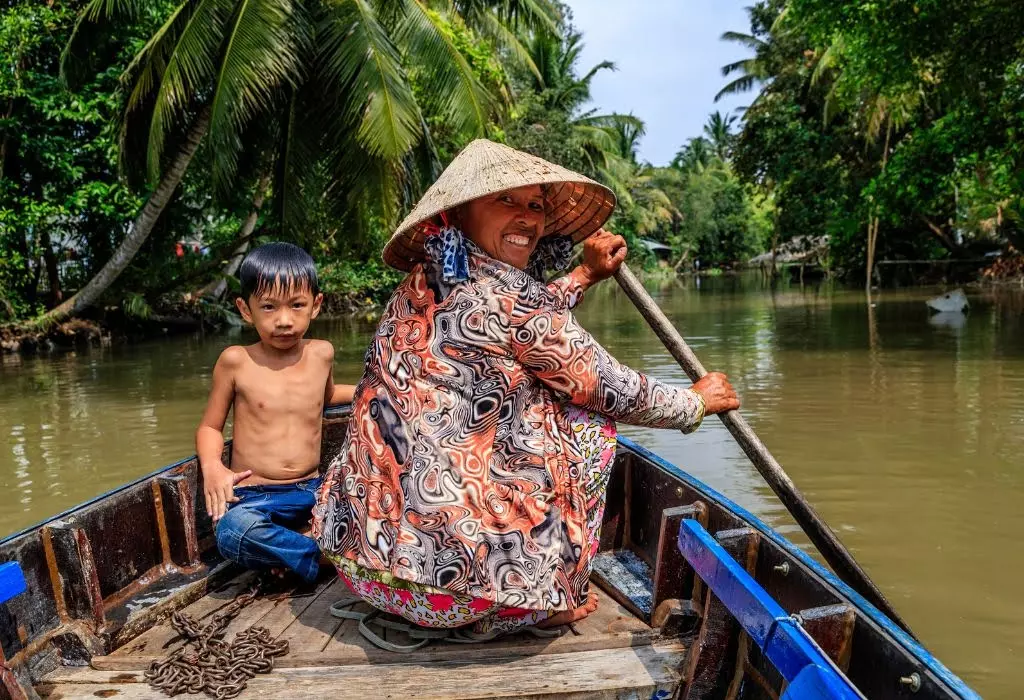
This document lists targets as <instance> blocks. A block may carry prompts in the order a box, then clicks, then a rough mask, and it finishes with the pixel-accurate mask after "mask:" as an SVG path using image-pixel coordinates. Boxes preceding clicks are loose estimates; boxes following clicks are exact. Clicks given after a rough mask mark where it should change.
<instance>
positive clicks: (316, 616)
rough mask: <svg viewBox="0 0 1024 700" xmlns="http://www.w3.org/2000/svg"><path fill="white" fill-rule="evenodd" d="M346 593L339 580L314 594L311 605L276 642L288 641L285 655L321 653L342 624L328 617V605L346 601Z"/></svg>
mask: <svg viewBox="0 0 1024 700" xmlns="http://www.w3.org/2000/svg"><path fill="white" fill-rule="evenodd" d="M347 594H348V589H347V588H345V585H344V584H343V583H341V582H340V580H339V579H336V578H335V579H331V582H330V583H329V584H328V585H327V586H326V587H325V588H324V589H323V590H321V591H320V592H319V594H317V596H316V598H315V599H314V600H313V602H312V603H311V604H310V605H309V606H308V607H307V608H306V609H305V610H303V611H302V613H301V614H300V615H299V616H298V617H297V618H296V619H295V621H294V622H292V623H291V624H290V625H288V627H287V628H285V631H284V632H283V633H282V634H281V635H279V637H278V639H286V640H288V651H289V654H300V653H302V652H312V651H316V652H319V651H322V650H323V648H324V647H325V646H327V643H328V642H330V641H331V637H333V636H334V633H335V632H337V631H338V628H339V627H340V626H341V623H342V620H341V619H340V618H337V617H334V616H333V615H331V605H333V604H334V603H336V602H337V601H338V600H339V599H341V598H343V597H347Z"/></svg>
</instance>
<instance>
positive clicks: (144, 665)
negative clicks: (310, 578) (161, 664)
mask: <svg viewBox="0 0 1024 700" xmlns="http://www.w3.org/2000/svg"><path fill="white" fill-rule="evenodd" d="M329 584H330V581H327V580H325V581H323V582H322V583H321V584H320V586H319V588H318V590H317V591H315V592H314V593H312V594H307V595H301V596H287V597H284V598H273V597H272V598H267V599H262V600H263V601H264V602H263V605H262V616H260V617H259V619H258V620H256V619H255V618H254V616H255V615H256V614H258V613H257V612H254V613H252V614H250V615H246V616H244V617H243V614H244V613H245V610H247V609H249V608H251V607H252V606H253V605H256V603H257V602H260V601H254V602H253V603H252V604H251V605H249V606H247V607H246V608H244V609H243V611H242V613H239V616H238V617H236V618H235V620H234V621H233V623H232V624H229V625H228V627H227V629H226V634H225V638H226V639H227V640H228V641H230V639H231V637H232V636H233V635H234V634H235V633H237V632H238V630H239V629H244V628H245V627H247V626H248V625H249V624H254V623H255V624H259V625H260V626H261V627H266V628H267V630H268V631H269V632H270V634H271V636H273V637H277V636H278V635H280V634H281V633H283V632H284V631H285V630H286V629H287V628H288V626H289V625H291V624H292V623H293V622H294V621H295V618H297V617H298V616H299V615H301V614H302V612H303V611H304V610H305V609H306V608H308V607H309V606H310V604H312V602H313V600H314V599H315V597H316V593H318V592H320V591H321V590H323V589H324V588H326V587H327V586H328V585H329ZM268 608H269V609H268ZM214 612H215V611H214ZM243 624H244V626H242V625H243ZM140 641H142V640H141V638H140ZM147 641H148V642H149V643H150V644H152V638H151V639H150V640H147ZM180 643H181V640H180V639H174V640H171V641H170V642H169V643H167V646H166V648H165V649H164V650H162V651H159V652H156V653H154V652H153V651H150V649H155V648H156V647H149V648H146V649H141V650H139V651H137V652H134V653H131V654H124V653H121V654H118V653H117V652H114V653H113V654H110V655H107V656H93V657H92V660H91V661H90V665H91V666H92V667H93V668H94V669H97V670H100V671H128V670H144V669H148V668H149V665H150V664H151V663H152V662H153V661H156V660H158V659H161V658H163V657H164V656H165V655H166V654H167V652H168V651H170V650H172V649H174V648H176V647H177V646H178V645H179V644H180ZM279 661H280V660H279ZM279 665H280V664H279ZM285 665H288V664H285ZM290 665H292V666H299V665H303V664H300V663H292V664H290Z"/></svg>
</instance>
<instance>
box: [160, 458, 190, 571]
mask: <svg viewBox="0 0 1024 700" xmlns="http://www.w3.org/2000/svg"><path fill="white" fill-rule="evenodd" d="M195 481H196V473H195V470H184V469H179V470H176V472H175V473H170V474H162V475H160V476H158V477H157V478H156V479H155V480H154V484H155V486H156V488H157V489H158V490H159V494H160V501H161V508H162V512H163V518H164V528H165V530H166V533H167V537H168V554H169V555H170V558H171V560H172V561H173V562H174V563H175V564H176V565H177V566H179V567H182V568H189V567H193V566H198V565H199V540H198V538H197V534H196V504H195V488H196V484H195Z"/></svg>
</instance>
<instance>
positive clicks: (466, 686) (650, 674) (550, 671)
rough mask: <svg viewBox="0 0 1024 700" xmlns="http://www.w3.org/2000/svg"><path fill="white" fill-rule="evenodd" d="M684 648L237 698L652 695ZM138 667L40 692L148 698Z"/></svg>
mask: <svg viewBox="0 0 1024 700" xmlns="http://www.w3.org/2000/svg"><path fill="white" fill-rule="evenodd" d="M685 654H686V649H685V648H684V647H683V645H681V644H678V643H675V642H672V643H667V644H659V645H654V646H643V647H635V648H622V649H602V650H597V651H588V652H578V653H569V654H550V655H546V656H540V657H532V656H528V657H519V658H513V659H509V660H508V661H506V662H505V663H501V664H493V663H487V662H482V663H481V662H476V661H475V660H473V661H466V660H463V661H461V662H447V661H437V662H435V663H430V664H417V663H393V664H380V665H374V666H373V667H365V666H344V667H337V668H331V669H327V668H323V667H316V668H295V669H288V668H280V669H278V668H275V670H274V671H273V672H272V673H270V674H269V675H267V676H260V677H257V678H254V679H252V680H251V681H250V682H249V688H248V689H247V690H246V692H245V693H243V695H242V696H241V697H242V698H256V697H260V696H263V697H287V698H294V699H296V700H303V699H305V698H318V699H319V698H324V697H330V698H336V699H337V700H366V699H367V698H381V699H382V700H388V699H390V698H416V699H417V700H454V699H455V698H461V699H466V700H468V699H469V698H474V699H480V700H482V699H484V698H487V699H489V700H498V699H503V698H520V699H521V698H573V699H574V700H575V699H580V700H582V699H583V698H593V699H595V700H604V699H612V698H615V699H618V698H623V699H625V698H637V697H640V698H649V697H651V696H652V695H653V694H654V693H655V692H657V691H663V692H665V693H671V692H673V691H674V690H675V688H676V687H677V685H678V683H679V675H678V673H677V672H676V671H674V670H673V669H674V668H677V667H678V666H679V665H680V663H681V662H682V660H683V657H684V656H685ZM144 681H145V679H144V677H143V675H142V672H122V673H111V672H101V671H95V670H93V669H67V670H65V672H64V674H63V675H62V676H61V680H60V681H59V682H55V680H54V679H53V678H48V679H47V680H46V681H45V682H44V683H41V684H39V686H38V690H39V692H40V695H41V696H42V697H44V698H58V697H59V698H61V699H62V700H77V699H81V700H85V699H88V700H95V698H97V697H116V698H118V700H135V699H136V698H152V697H153V691H152V689H150V687H149V686H148V685H147V684H145V682H144Z"/></svg>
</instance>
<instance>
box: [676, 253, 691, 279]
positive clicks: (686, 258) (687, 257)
mask: <svg viewBox="0 0 1024 700" xmlns="http://www.w3.org/2000/svg"><path fill="white" fill-rule="evenodd" d="M689 258H690V251H689V250H684V251H683V255H682V257H681V258H679V262H677V263H676V264H675V265H674V266H673V267H672V271H673V272H675V273H676V274H678V273H679V268H680V267H682V266H683V263H684V262H686V261H687V260H688V259H689Z"/></svg>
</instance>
